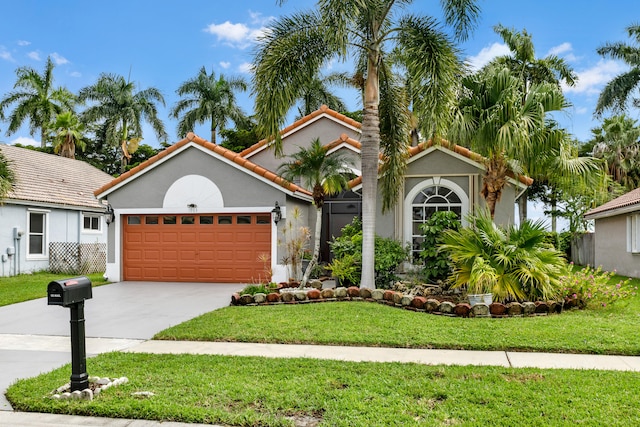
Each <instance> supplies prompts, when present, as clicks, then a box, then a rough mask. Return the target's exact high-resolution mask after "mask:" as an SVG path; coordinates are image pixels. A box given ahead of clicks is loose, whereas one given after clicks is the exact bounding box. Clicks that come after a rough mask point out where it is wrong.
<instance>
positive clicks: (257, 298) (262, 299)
mask: <svg viewBox="0 0 640 427" xmlns="http://www.w3.org/2000/svg"><path fill="white" fill-rule="evenodd" d="M253 300H254V301H255V302H256V304H262V303H263V302H265V301H266V300H267V294H263V293H262V292H258V293H257V294H255V295H254V296H253Z"/></svg>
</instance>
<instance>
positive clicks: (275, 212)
mask: <svg viewBox="0 0 640 427" xmlns="http://www.w3.org/2000/svg"><path fill="white" fill-rule="evenodd" d="M271 219H272V220H273V223H274V224H275V225H278V222H279V221H280V220H281V219H282V211H281V210H280V205H279V204H278V202H277V201H276V207H275V208H273V209H272V210H271Z"/></svg>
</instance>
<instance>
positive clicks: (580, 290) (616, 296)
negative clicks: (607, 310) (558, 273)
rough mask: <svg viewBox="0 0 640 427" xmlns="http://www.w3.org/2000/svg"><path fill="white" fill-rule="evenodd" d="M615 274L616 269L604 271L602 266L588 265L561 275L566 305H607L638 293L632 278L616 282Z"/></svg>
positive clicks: (591, 306) (593, 306)
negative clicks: (630, 282) (631, 284)
mask: <svg viewBox="0 0 640 427" xmlns="http://www.w3.org/2000/svg"><path fill="white" fill-rule="evenodd" d="M571 265H572V266H573V263H572V264H571ZM614 275H615V271H612V272H611V271H609V272H607V271H602V267H598V268H596V269H594V268H593V267H591V266H586V267H585V268H582V269H580V270H574V271H570V272H569V273H568V274H567V275H565V276H562V277H560V281H561V283H562V284H563V288H562V289H563V294H564V304H565V307H578V308H596V307H607V306H608V305H611V304H613V303H614V302H616V301H618V300H623V299H628V298H630V297H632V296H635V295H636V292H637V291H638V287H637V286H629V281H630V280H631V279H625V280H619V281H617V282H616V280H615V279H614V278H613V276H614Z"/></svg>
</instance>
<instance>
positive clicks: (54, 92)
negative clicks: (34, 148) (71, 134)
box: [0, 57, 75, 147]
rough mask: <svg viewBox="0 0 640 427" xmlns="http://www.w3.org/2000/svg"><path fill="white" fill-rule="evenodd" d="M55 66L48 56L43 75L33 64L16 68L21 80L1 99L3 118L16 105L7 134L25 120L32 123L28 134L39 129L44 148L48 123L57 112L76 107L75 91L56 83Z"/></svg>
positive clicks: (0, 114) (0, 105)
mask: <svg viewBox="0 0 640 427" xmlns="http://www.w3.org/2000/svg"><path fill="white" fill-rule="evenodd" d="M54 67H55V65H54V64H53V61H52V60H51V58H50V57H49V58H47V63H46V65H45V68H44V71H43V72H42V74H39V73H38V72H37V71H36V70H34V69H33V68H31V67H20V68H18V69H17V70H16V76H17V77H18V79H17V80H16V82H15V84H14V85H13V88H14V90H13V91H11V92H9V93H8V94H7V95H6V96H5V97H4V98H3V99H2V101H0V116H1V117H3V118H4V116H5V115H6V114H5V110H6V109H8V107H9V106H10V105H14V104H15V106H14V109H13V111H12V112H11V113H10V114H9V116H8V117H7V120H8V121H9V127H8V129H7V136H8V135H11V134H13V133H15V132H16V131H17V130H18V129H20V127H21V126H22V125H23V123H24V122H25V120H26V121H28V122H29V133H30V134H31V136H32V137H33V136H35V134H36V132H37V131H38V130H40V144H41V146H42V147H44V146H45V145H46V142H47V140H46V136H47V126H48V125H49V123H51V121H52V120H53V118H54V117H55V116H56V115H57V114H59V113H61V112H63V111H65V110H72V109H73V106H74V103H75V102H74V96H73V94H72V93H71V92H69V91H68V90H67V89H66V88H64V87H57V88H56V87H54V86H53V69H54Z"/></svg>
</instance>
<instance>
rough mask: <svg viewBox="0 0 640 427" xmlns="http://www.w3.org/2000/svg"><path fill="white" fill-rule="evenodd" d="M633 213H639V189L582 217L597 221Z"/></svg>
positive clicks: (610, 201)
mask: <svg viewBox="0 0 640 427" xmlns="http://www.w3.org/2000/svg"><path fill="white" fill-rule="evenodd" d="M635 211H640V188H636V189H635V190H631V191H629V192H628V193H625V194H623V195H622V196H620V197H616V198H615V199H613V200H609V201H608V202H607V203H605V204H603V205H600V206H598V207H597V208H593V209H591V210H590V211H588V212H587V213H586V214H584V217H585V219H597V218H605V217H609V216H614V215H620V214H625V213H629V212H635Z"/></svg>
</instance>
